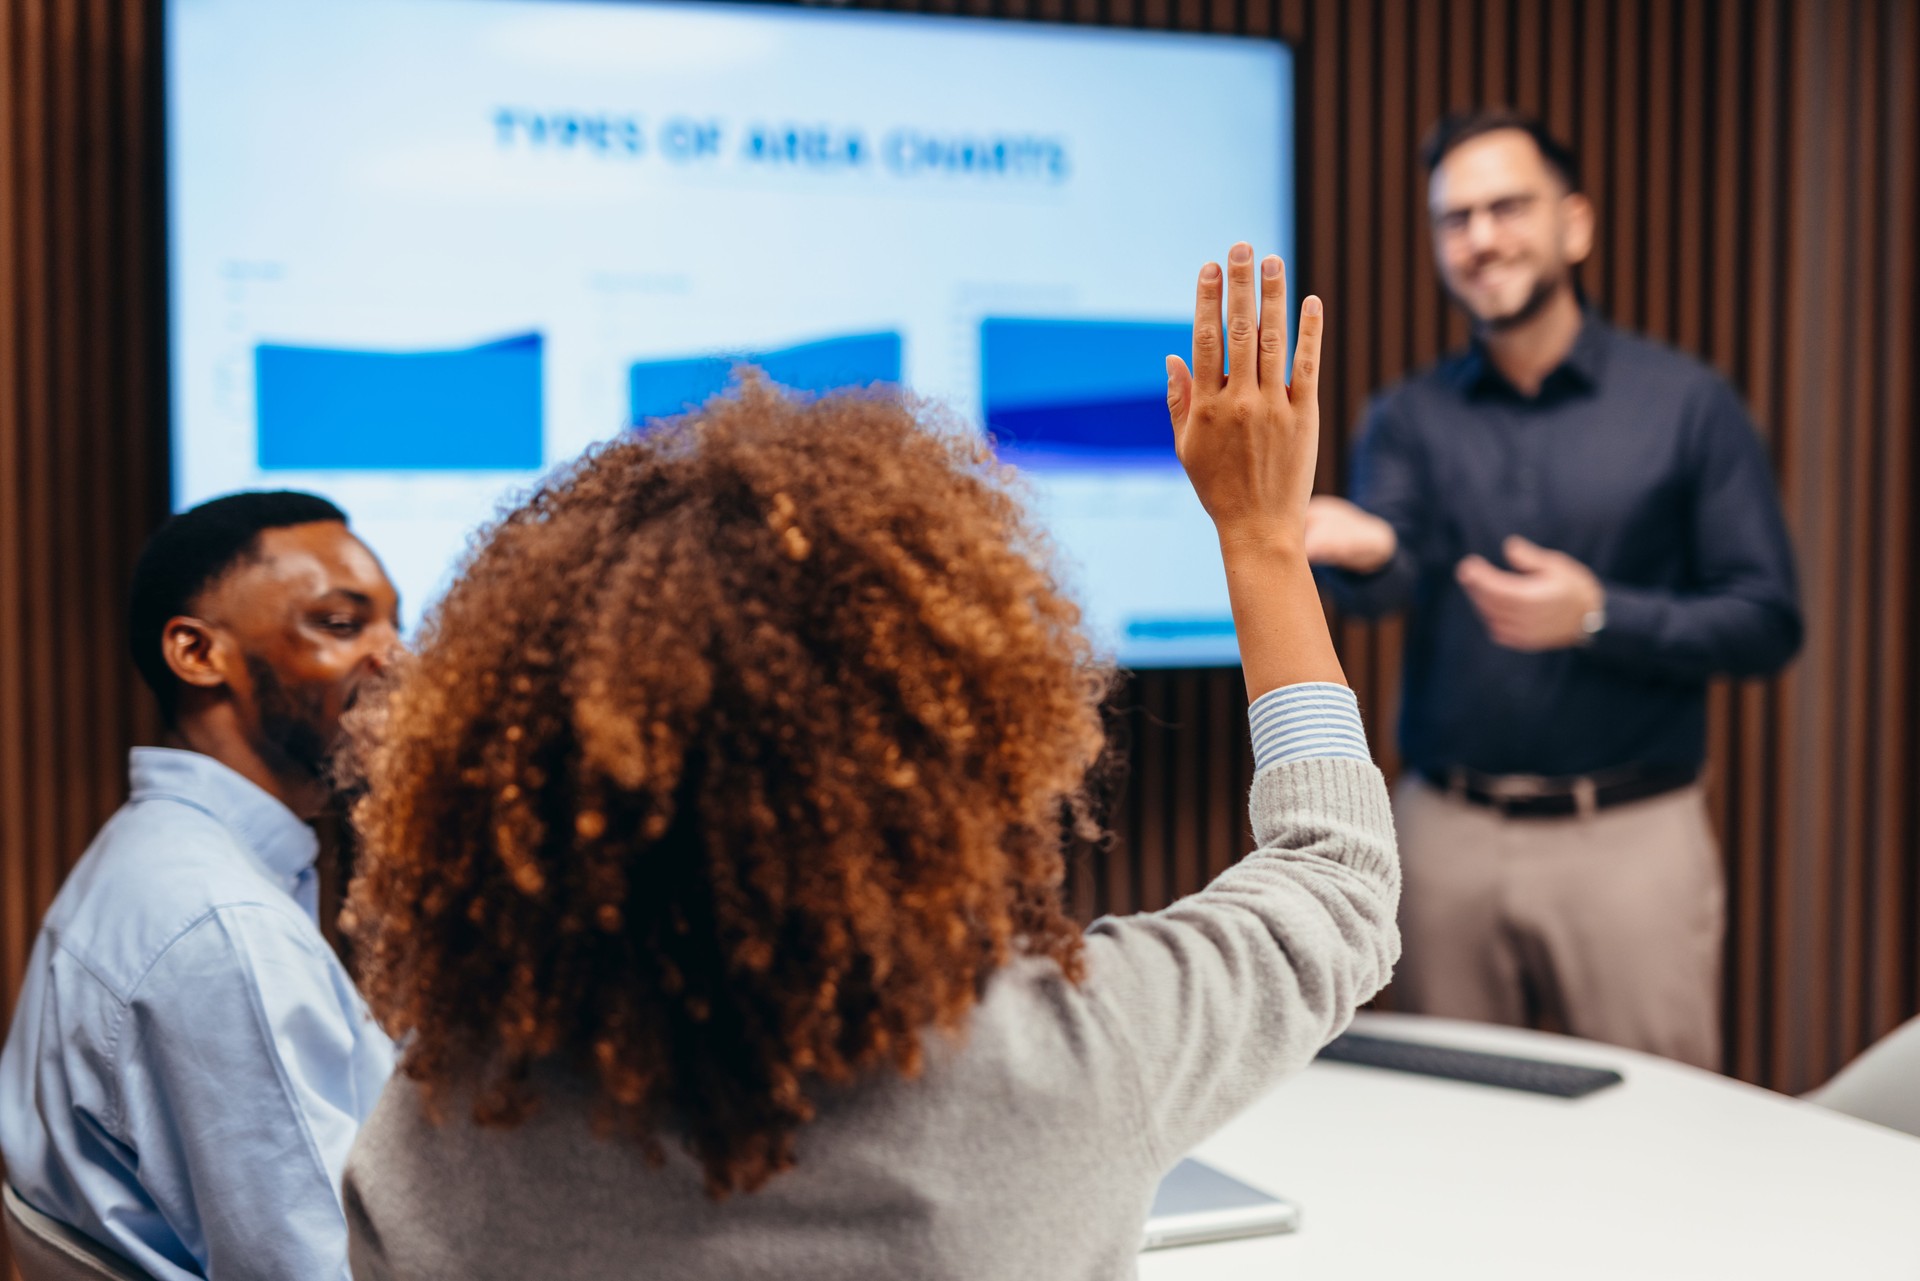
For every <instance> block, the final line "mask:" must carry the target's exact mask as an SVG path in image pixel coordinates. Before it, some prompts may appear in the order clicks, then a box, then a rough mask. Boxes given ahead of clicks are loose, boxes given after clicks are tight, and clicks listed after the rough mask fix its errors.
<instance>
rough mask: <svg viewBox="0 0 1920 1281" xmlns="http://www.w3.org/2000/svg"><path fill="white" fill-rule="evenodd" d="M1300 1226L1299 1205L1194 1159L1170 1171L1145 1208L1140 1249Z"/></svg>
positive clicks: (1248, 1235)
mask: <svg viewBox="0 0 1920 1281" xmlns="http://www.w3.org/2000/svg"><path fill="white" fill-rule="evenodd" d="M1299 1226H1300V1207H1299V1206H1297V1205H1294V1204H1293V1203H1292V1202H1291V1201H1282V1200H1281V1199H1280V1198H1279V1197H1276V1196H1270V1195H1268V1194H1267V1193H1265V1192H1262V1191H1261V1190H1260V1189H1259V1188H1256V1187H1252V1186H1250V1185H1249V1184H1245V1183H1242V1182H1241V1181H1240V1180H1238V1179H1236V1178H1234V1177H1233V1176H1232V1175H1230V1174H1223V1173H1221V1172H1220V1171H1219V1170H1216V1169H1214V1168H1213V1167H1212V1166H1210V1165H1207V1164H1206V1163H1204V1162H1201V1161H1196V1160H1194V1159H1193V1158H1192V1157H1188V1158H1187V1159H1186V1160H1184V1161H1182V1162H1180V1164H1178V1165H1176V1166H1174V1167H1173V1169H1171V1170H1169V1171H1167V1174H1166V1177H1165V1178H1163V1179H1161V1180H1160V1189H1159V1191H1157V1192H1155V1193H1154V1194H1153V1208H1152V1209H1151V1210H1149V1211H1148V1212H1147V1231H1146V1239H1145V1240H1144V1241H1143V1242H1142V1243H1141V1245H1140V1248H1141V1249H1142V1250H1163V1249H1166V1248H1167V1247H1169V1246H1176V1245H1199V1244H1201V1243H1203V1242H1207V1241H1234V1240H1238V1239H1239V1238H1241V1237H1261V1236H1271V1235H1273V1234H1275V1233H1280V1232H1291V1231H1293V1230H1294V1229H1295V1228H1297V1227H1299Z"/></svg>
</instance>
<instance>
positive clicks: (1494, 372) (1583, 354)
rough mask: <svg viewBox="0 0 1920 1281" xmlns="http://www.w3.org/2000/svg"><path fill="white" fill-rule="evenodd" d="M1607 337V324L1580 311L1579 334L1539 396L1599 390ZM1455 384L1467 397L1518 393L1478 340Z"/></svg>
mask: <svg viewBox="0 0 1920 1281" xmlns="http://www.w3.org/2000/svg"><path fill="white" fill-rule="evenodd" d="M1609 335H1610V331H1609V329H1608V326H1607V322H1606V321H1604V320H1602V319H1601V318H1600V317H1599V315H1598V314H1596V313H1595V312H1594V310H1593V308H1591V307H1583V308H1581V312H1580V335H1579V337H1577V338H1575V339H1574V340H1573V347H1572V348H1571V349H1570V350H1569V351H1568V352H1567V355H1566V358H1565V359H1564V360H1562V361H1561V362H1560V363H1559V364H1558V365H1556V366H1555V367H1554V369H1553V372H1552V373H1550V374H1548V375H1547V376H1546V378H1545V379H1543V380H1542V381H1541V383H1540V395H1541V396H1543V397H1544V396H1547V395H1550V394H1551V393H1553V392H1555V391H1559V390H1563V389H1579V390H1581V391H1592V390H1594V389H1595V388H1596V387H1598V386H1599V385H1600V375H1601V374H1602V373H1603V372H1605V370H1606V365H1607V345H1608V340H1609ZM1458 385H1459V387H1460V390H1461V391H1462V392H1464V393H1466V394H1468V395H1473V394H1474V393H1476V392H1487V391H1501V392H1505V393H1506V394H1508V395H1510V396H1518V395H1519V394H1520V393H1519V392H1518V391H1517V390H1516V389H1515V388H1514V386H1513V384H1512V383H1510V382H1508V381H1507V379H1506V376H1505V375H1504V374H1502V373H1501V372H1500V370H1499V368H1498V367H1497V366H1495V365H1494V363H1493V358H1492V357H1491V356H1489V355H1488V354H1487V349H1486V345H1485V344H1484V343H1482V342H1481V341H1480V339H1478V338H1475V339H1474V340H1473V345H1472V346H1471V347H1469V348H1468V349H1467V351H1466V354H1465V355H1463V356H1462V357H1461V358H1460V365H1459V369H1458Z"/></svg>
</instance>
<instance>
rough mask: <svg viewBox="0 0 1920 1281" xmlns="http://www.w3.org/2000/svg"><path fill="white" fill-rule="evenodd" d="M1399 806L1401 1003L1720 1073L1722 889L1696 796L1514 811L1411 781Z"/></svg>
mask: <svg viewBox="0 0 1920 1281" xmlns="http://www.w3.org/2000/svg"><path fill="white" fill-rule="evenodd" d="M1393 810H1394V822H1395V825H1396V827H1397V828H1398V829H1399V835H1400V858H1401V866H1402V869H1403V875H1404V887H1403V890H1402V893H1401V899H1400V929H1401V935H1402V940H1403V951H1402V954H1401V960H1400V965H1399V968H1398V971H1397V973H1396V975H1395V980H1394V992H1395V993H1396V995H1397V996H1398V997H1399V1003H1398V1008H1401V1009H1410V1010H1413V1011H1415V1012H1417V1013H1423V1014H1437V1015H1443V1016H1446V1017H1449V1018H1460V1019H1474V1020H1478V1021H1480V1022H1487V1023H1508V1024H1519V1025H1524V1024H1527V1023H1529V1022H1534V1021H1544V1022H1545V1023H1546V1024H1548V1025H1549V1026H1558V1027H1560V1028H1563V1029H1564V1030H1566V1031H1567V1032H1570V1033H1572V1034H1573V1035H1575V1036H1583V1037H1588V1038H1591V1039H1593V1040H1598V1041H1606V1042H1609V1043H1611V1044H1614V1045H1624V1046H1628V1047H1630V1048H1632V1049H1637V1050H1646V1051H1649V1052H1651V1053H1654V1054H1660V1055H1665V1056H1666V1057H1668V1058H1673V1059H1679V1060H1681V1061H1682V1062H1685V1063H1692V1064H1695V1065H1697V1066H1700V1067H1704V1068H1711V1069H1714V1070H1716V1071H1717V1070H1718V1069H1719V1067H1720V957H1721V945H1722V941H1723V940H1724V938H1725V936H1726V883H1725V872H1724V870H1723V869H1722V867H1721V863H1720V851H1719V848H1718V845H1717V844H1716V842H1715V841H1714V838H1713V831H1712V828H1711V827H1710V826H1709V824H1708V821H1707V810H1706V798H1705V794H1704V792H1703V791H1702V790H1701V789H1700V788H1699V787H1697V786H1695V787H1688V788H1683V789H1681V790H1679V791H1675V792H1670V793H1667V794H1665V795H1661V796H1656V797H1653V798H1651V799H1649V800H1644V801H1634V802H1629V803H1627V804H1625V805H1618V806H1613V807H1610V808H1608V809H1603V810H1598V811H1594V812H1590V813H1585V814H1580V815H1575V816H1571V817H1567V818H1507V817H1505V816H1504V815H1502V814H1500V813H1499V812H1498V811H1497V810H1493V809H1490V808H1487V807H1485V806H1480V805H1474V804H1472V803H1470V802H1468V801H1466V800H1463V799H1460V798H1457V797H1453V796H1450V795H1448V794H1447V793H1445V792H1443V791H1440V790H1439V789H1437V788H1435V787H1433V786H1432V785H1431V784H1429V783H1427V782H1426V781H1425V780H1423V779H1421V778H1419V777H1416V776H1409V777H1407V778H1404V779H1402V780H1401V782H1400V784H1399V786H1398V787H1397V788H1396V789H1395V790H1394V797H1393Z"/></svg>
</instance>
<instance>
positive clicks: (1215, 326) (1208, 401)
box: [1167, 243, 1322, 549]
mask: <svg viewBox="0 0 1920 1281" xmlns="http://www.w3.org/2000/svg"><path fill="white" fill-rule="evenodd" d="M1227 276H1228V277H1229V282H1228V288H1227V291H1226V294H1227V320H1226V326H1225V330H1224V333H1223V331H1222V327H1221V323H1220V293H1221V284H1222V280H1221V272H1220V268H1219V267H1218V266H1217V265H1215V264H1214V263H1208V264H1207V265H1206V266H1205V267H1204V268H1202V269H1201V272H1200V287H1199V290H1198V293H1197V297H1196V299H1195V304H1194V318H1193V368H1192V369H1191V370H1189V369H1188V368H1187V364H1186V362H1185V361H1183V360H1181V359H1180V357H1178V356H1168V357H1167V410H1168V412H1169V414H1170V415H1171V416H1172V418H1173V448H1174V452H1176V453H1177V454H1179V455H1180V465H1181V466H1183V467H1185V468H1186V469H1187V477H1188V479H1189V480H1191V481H1192V482H1193V489H1194V492H1195V493H1196V494H1198V495H1199V497H1200V504H1201V506H1203V507H1205V508H1206V509H1207V515H1209V516H1211V517H1212V518H1213V524H1214V528H1215V529H1217V530H1218V531H1219V533H1220V538H1221V541H1222V542H1223V543H1234V542H1242V541H1263V542H1264V541H1277V542H1279V543H1281V544H1283V545H1285V546H1287V547H1290V548H1295V549H1298V548H1300V547H1301V546H1302V544H1303V542H1304V540H1305V531H1306V516H1307V500H1308V498H1310V497H1311V496H1312V494H1313V470H1314V461H1315V459H1316V458H1317V456H1318V454H1319V448H1320V402H1319V398H1318V395H1317V392H1318V387H1319V381H1320V332H1321V328H1322V317H1321V308H1320V300H1319V299H1318V298H1308V299H1307V300H1306V302H1305V303H1304V304H1303V305H1302V306H1301V308H1300V344H1299V349H1298V350H1297V351H1296V352H1295V354H1294V360H1293V380H1292V382H1291V384H1289V383H1288V380H1287V373H1286V359H1287V317H1286V296H1287V277H1286V268H1285V266H1284V265H1282V263H1281V262H1280V260H1279V259H1278V258H1273V257H1269V258H1268V259H1266V260H1265V261H1264V262H1262V263H1261V264H1260V272H1259V292H1258V295H1257V298H1256V294H1255V290H1254V263H1253V249H1252V247H1251V246H1249V245H1246V244H1244V243H1243V244H1238V245H1235V246H1234V247H1233V249H1232V251H1231V252H1229V253H1228V254H1227Z"/></svg>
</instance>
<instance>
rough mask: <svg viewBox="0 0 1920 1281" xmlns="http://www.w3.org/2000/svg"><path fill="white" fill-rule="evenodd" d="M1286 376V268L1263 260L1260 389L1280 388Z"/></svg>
mask: <svg viewBox="0 0 1920 1281" xmlns="http://www.w3.org/2000/svg"><path fill="white" fill-rule="evenodd" d="M1286 373H1287V265H1286V264H1285V263H1283V262H1281V261H1280V259H1279V257H1278V256H1277V255H1274V254H1268V255H1267V256H1266V257H1265V258H1262V259H1261V260H1260V385H1261V386H1262V387H1279V386H1280V385H1281V384H1282V383H1284V382H1285V381H1286Z"/></svg>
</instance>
